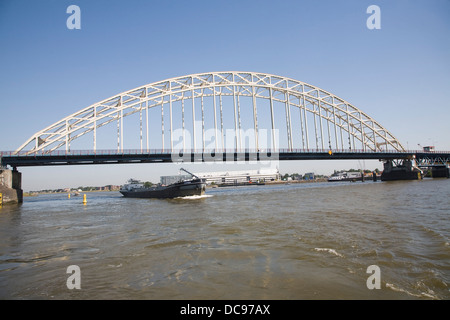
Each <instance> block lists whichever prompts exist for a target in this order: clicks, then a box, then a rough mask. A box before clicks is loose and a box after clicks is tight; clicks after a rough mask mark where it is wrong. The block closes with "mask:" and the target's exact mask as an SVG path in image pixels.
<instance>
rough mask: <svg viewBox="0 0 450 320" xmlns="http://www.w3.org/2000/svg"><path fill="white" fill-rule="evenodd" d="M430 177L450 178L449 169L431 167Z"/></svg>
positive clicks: (445, 167)
mask: <svg viewBox="0 0 450 320" xmlns="http://www.w3.org/2000/svg"><path fill="white" fill-rule="evenodd" d="M431 176H432V177H433V178H450V167H448V166H438V167H432V168H431Z"/></svg>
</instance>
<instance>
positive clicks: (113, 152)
mask: <svg viewBox="0 0 450 320" xmlns="http://www.w3.org/2000/svg"><path fill="white" fill-rule="evenodd" d="M330 151H331V154H333V153H370V154H373V153H383V154H386V153H389V154H395V153H407V154H417V153H420V154H423V153H426V154H442V153H446V154H450V151H423V150H406V151H404V152H399V151H395V150H383V151H379V152H378V151H367V150H362V149H315V148H314V149H288V148H278V149H234V148H233V149H219V150H215V149H205V150H203V149H185V150H181V149H180V150H168V149H126V150H112V149H111V150H96V151H94V150H70V151H66V150H54V151H45V150H40V151H37V152H36V151H19V152H16V151H0V157H39V156H102V155H146V154H150V155H152V154H155V155H156V154H167V155H170V154H177V153H179V154H189V153H191V154H202V153H204V154H211V153H216V154H217V153H219V154H220V153H222V154H223V153H225V154H232V153H254V154H256V153H330Z"/></svg>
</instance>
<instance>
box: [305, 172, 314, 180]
mask: <svg viewBox="0 0 450 320" xmlns="http://www.w3.org/2000/svg"><path fill="white" fill-rule="evenodd" d="M315 178H316V177H315V175H314V172H308V173H305V175H304V176H303V179H304V180H314V179H315Z"/></svg>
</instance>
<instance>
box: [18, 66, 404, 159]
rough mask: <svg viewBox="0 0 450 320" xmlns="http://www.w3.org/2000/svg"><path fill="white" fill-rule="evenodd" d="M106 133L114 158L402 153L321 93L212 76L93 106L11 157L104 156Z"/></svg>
mask: <svg viewBox="0 0 450 320" xmlns="http://www.w3.org/2000/svg"><path fill="white" fill-rule="evenodd" d="M132 115H134V116H133V118H134V119H136V123H135V124H134V125H133V127H134V131H135V133H137V134H135V136H136V139H133V140H132V141H133V142H131V143H130V139H129V137H128V133H127V132H128V131H127V130H125V129H126V128H127V126H126V125H124V119H127V117H130V116H132ZM130 118H131V117H130ZM108 125H109V126H108ZM103 127H110V128H111V127H114V131H115V132H114V134H113V135H111V134H108V139H109V142H108V143H109V144H110V145H111V141H113V144H114V149H115V148H117V152H119V153H120V152H123V150H124V149H130V148H129V147H128V145H130V146H131V145H133V148H134V149H140V150H141V152H146V151H148V150H150V149H155V148H157V149H161V150H163V151H167V152H174V151H177V150H183V151H187V150H199V151H203V152H204V151H206V150H222V151H225V150H242V149H254V150H260V149H265V148H267V149H271V150H279V149H281V148H283V149H285V150H287V151H294V150H309V151H314V150H317V151H319V150H320V151H323V150H332V151H335V150H342V151H344V150H361V151H367V152H378V151H380V152H385V151H398V152H401V151H404V150H405V149H404V147H403V146H402V144H401V143H400V142H399V141H398V140H397V139H396V138H395V137H394V136H393V135H392V134H391V133H390V132H389V131H388V130H386V129H385V128H384V127H383V126H381V125H380V124H379V123H378V122H377V121H375V120H374V119H373V118H371V117H370V116H369V115H367V114H366V113H364V112H363V111H361V110H360V109H358V108H356V107H355V106H353V105H352V104H350V103H349V102H347V101H345V100H344V99H341V98H339V97H337V96H336V95H334V94H332V93H329V92H327V91H325V90H322V89H320V88H318V87H315V86H313V85H310V84H307V83H304V82H301V81H297V80H294V79H290V78H286V77H281V76H277V75H271V74H265V73H256V72H210V73H200V74H192V75H187V76H182V77H176V78H171V79H167V80H163V81H159V82H154V83H151V84H147V85H144V86H140V87H138V88H135V89H132V90H129V91H126V92H122V93H120V94H117V95H115V96H112V97H110V98H108V99H105V100H103V101H100V102H98V103H95V104H93V105H91V106H89V107H86V108H84V109H82V110H80V111H78V112H75V113H73V114H71V115H69V116H67V117H65V118H64V119H61V120H60V121H58V122H56V123H54V124H52V125H50V126H48V127H47V128H45V129H43V130H41V131H39V132H37V133H36V134H34V135H33V136H31V137H30V138H29V139H28V140H27V141H26V142H25V143H24V144H23V145H21V146H20V147H19V148H18V149H17V150H16V152H20V153H22V152H30V153H51V152H53V151H55V150H65V151H66V152H70V150H71V145H72V144H73V142H74V141H75V140H77V139H81V138H82V137H86V136H90V137H91V138H89V140H91V142H90V143H92V145H91V146H92V147H88V148H89V149H91V148H92V150H93V151H94V152H95V151H96V150H101V149H106V148H105V147H104V146H102V145H100V142H99V141H100V139H99V138H100V137H101V135H102V130H103ZM128 127H130V126H128ZM115 128H117V129H115ZM136 128H138V129H136ZM263 132H264V135H263V134H262V133H263ZM130 136H131V134H130ZM102 140H104V139H102ZM99 147H100V148H99ZM125 147H126V148H125ZM108 149H111V147H109V148H108Z"/></svg>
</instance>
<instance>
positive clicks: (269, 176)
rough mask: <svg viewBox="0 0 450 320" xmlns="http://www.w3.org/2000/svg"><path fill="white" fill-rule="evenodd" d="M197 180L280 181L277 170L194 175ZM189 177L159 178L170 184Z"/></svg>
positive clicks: (220, 182) (216, 181)
mask: <svg viewBox="0 0 450 320" xmlns="http://www.w3.org/2000/svg"><path fill="white" fill-rule="evenodd" d="M195 175H197V176H198V177H199V178H202V179H206V183H207V184H212V183H214V184H224V183H242V182H260V181H261V182H266V181H275V180H279V179H280V172H279V171H278V170H277V169H261V170H241V171H222V172H200V173H195ZM190 178H191V176H189V175H177V176H161V177H160V180H161V184H165V185H168V184H171V183H174V182H177V181H179V180H180V179H190Z"/></svg>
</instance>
